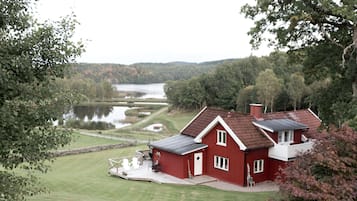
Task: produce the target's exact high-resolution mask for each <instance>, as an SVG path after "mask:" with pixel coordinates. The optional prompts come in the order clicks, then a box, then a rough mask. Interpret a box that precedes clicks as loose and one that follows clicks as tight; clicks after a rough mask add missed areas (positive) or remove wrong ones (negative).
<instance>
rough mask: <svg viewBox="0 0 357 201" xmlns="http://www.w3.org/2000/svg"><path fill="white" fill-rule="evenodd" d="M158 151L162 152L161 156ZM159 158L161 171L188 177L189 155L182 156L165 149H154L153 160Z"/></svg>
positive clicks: (179, 176)
mask: <svg viewBox="0 0 357 201" xmlns="http://www.w3.org/2000/svg"><path fill="white" fill-rule="evenodd" d="M157 152H160V157H158V156H157V154H156V153H157ZM157 159H158V161H159V165H160V171H162V172H165V173H167V174H170V175H172V176H175V177H178V178H182V179H183V178H187V177H188V169H187V159H188V156H180V155H176V154H172V153H170V152H166V151H163V150H158V149H153V161H155V160H157ZM173 164H175V165H173Z"/></svg>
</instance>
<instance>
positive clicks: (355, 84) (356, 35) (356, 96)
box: [352, 22, 357, 100]
mask: <svg viewBox="0 0 357 201" xmlns="http://www.w3.org/2000/svg"><path fill="white" fill-rule="evenodd" d="M353 42H354V48H355V51H357V22H355V24H354V30H353ZM356 57H357V56H356ZM356 65H357V58H356ZM352 98H353V100H357V78H356V77H354V79H353V81H352Z"/></svg>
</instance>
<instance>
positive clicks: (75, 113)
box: [66, 83, 166, 128]
mask: <svg viewBox="0 0 357 201" xmlns="http://www.w3.org/2000/svg"><path fill="white" fill-rule="evenodd" d="M113 86H114V87H115V88H116V89H117V90H118V91H126V92H127V91H135V92H140V93H143V94H144V95H143V96H141V97H139V98H143V99H145V98H161V99H165V98H166V96H165V92H164V83H155V84H114V85H113ZM128 109H130V108H129V107H123V106H108V105H105V106H75V107H73V110H72V111H71V112H70V113H69V114H67V115H66V118H75V119H80V120H83V121H104V122H107V123H111V124H113V125H115V128H122V127H124V126H127V125H130V124H128V123H122V122H121V121H122V120H124V119H125V117H126V116H125V111H126V110H128Z"/></svg>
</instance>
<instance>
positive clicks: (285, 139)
mask: <svg viewBox="0 0 357 201" xmlns="http://www.w3.org/2000/svg"><path fill="white" fill-rule="evenodd" d="M292 142H294V131H293V130H284V131H279V132H278V143H279V144H284V143H292Z"/></svg>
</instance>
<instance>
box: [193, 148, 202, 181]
mask: <svg viewBox="0 0 357 201" xmlns="http://www.w3.org/2000/svg"><path fill="white" fill-rule="evenodd" d="M194 158H195V159H194V160H195V162H194V169H193V170H194V172H193V175H195V176H196V175H202V165H203V158H202V152H200V153H195V154H194Z"/></svg>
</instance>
